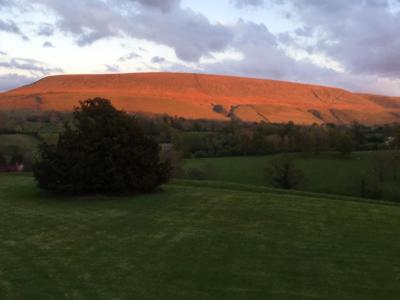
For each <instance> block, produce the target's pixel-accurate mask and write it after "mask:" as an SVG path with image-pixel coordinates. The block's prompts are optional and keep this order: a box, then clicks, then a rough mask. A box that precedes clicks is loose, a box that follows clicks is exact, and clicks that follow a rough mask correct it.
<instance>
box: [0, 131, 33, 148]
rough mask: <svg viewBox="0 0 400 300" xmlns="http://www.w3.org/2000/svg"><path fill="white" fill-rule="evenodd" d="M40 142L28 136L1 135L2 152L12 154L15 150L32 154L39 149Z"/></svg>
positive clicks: (0, 146)
mask: <svg viewBox="0 0 400 300" xmlns="http://www.w3.org/2000/svg"><path fill="white" fill-rule="evenodd" d="M39 142H40V140H39V139H38V138H36V137H34V136H31V135H26V134H0V151H3V152H5V153H12V152H14V151H15V149H17V148H18V150H20V151H22V152H23V153H25V152H30V153H31V152H32V151H34V150H35V149H37V146H38V144H39Z"/></svg>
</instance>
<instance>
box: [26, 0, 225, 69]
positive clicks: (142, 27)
mask: <svg viewBox="0 0 400 300" xmlns="http://www.w3.org/2000/svg"><path fill="white" fill-rule="evenodd" d="M34 1H35V2H36V3H40V4H42V5H44V6H45V7H47V8H49V9H51V10H52V11H54V12H55V13H56V14H57V16H58V17H59V20H58V22H57V26H58V27H59V29H60V30H61V31H62V32H64V33H66V34H71V35H73V36H74V37H76V41H77V43H78V45H80V46H86V45H90V44H92V43H94V42H95V41H97V40H100V39H105V38H110V37H115V36H130V37H133V38H138V39H144V40H148V41H152V42H155V43H157V44H161V45H166V46H169V47H171V48H173V49H174V50H175V53H176V55H177V56H178V57H179V58H180V59H182V60H184V61H190V62H196V61H198V60H199V59H200V58H201V57H203V56H207V55H209V54H210V53H212V52H218V51H223V50H225V48H226V47H227V45H228V44H229V42H230V41H231V39H232V33H231V32H230V31H229V30H228V29H227V28H226V27H225V26H223V25H221V24H212V23H210V21H209V20H208V19H207V18H206V17H205V16H203V15H201V14H199V13H196V12H194V11H192V10H190V9H182V8H180V7H179V6H178V4H179V1H165V2H164V1H150V2H149V1H138V0H137V1H136V0H135V1H133V0H129V1H128V0H124V1H111V2H103V1H96V0H86V1H84V2H83V3H82V1H80V0H79V1H78V0H70V1H53V0H34ZM145 3H147V4H145ZM162 3H164V4H162ZM135 4H139V5H141V6H147V7H155V6H157V5H160V8H163V7H164V6H165V7H168V8H170V10H169V11H168V13H165V11H161V10H160V9H142V10H138V9H137V7H136V6H135ZM166 5H167V6H166ZM172 8H174V9H172Z"/></svg>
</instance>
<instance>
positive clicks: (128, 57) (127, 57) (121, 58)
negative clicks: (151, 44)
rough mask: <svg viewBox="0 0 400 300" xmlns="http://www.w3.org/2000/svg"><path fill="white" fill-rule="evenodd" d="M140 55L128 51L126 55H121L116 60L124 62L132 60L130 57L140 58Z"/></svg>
mask: <svg viewBox="0 0 400 300" xmlns="http://www.w3.org/2000/svg"><path fill="white" fill-rule="evenodd" d="M140 57H141V56H140V55H139V54H137V53H136V52H130V53H128V54H127V55H124V56H121V57H120V58H119V59H118V61H120V62H125V61H128V60H132V59H135V58H140Z"/></svg>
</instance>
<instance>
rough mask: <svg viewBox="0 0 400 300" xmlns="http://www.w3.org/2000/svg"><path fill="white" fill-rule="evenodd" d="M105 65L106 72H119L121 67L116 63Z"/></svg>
mask: <svg viewBox="0 0 400 300" xmlns="http://www.w3.org/2000/svg"><path fill="white" fill-rule="evenodd" d="M104 66H105V67H106V71H107V72H112V73H117V72H120V71H121V69H120V67H119V66H117V65H104Z"/></svg>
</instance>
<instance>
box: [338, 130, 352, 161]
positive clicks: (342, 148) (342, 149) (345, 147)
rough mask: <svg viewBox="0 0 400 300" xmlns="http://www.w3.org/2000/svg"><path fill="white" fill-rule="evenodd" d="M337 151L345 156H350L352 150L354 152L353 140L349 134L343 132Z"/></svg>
mask: <svg viewBox="0 0 400 300" xmlns="http://www.w3.org/2000/svg"><path fill="white" fill-rule="evenodd" d="M337 151H338V152H339V153H340V154H341V155H342V156H343V157H349V156H350V154H351V152H353V141H352V138H351V137H350V136H349V135H347V134H343V135H341V136H340V138H339V141H338V144H337Z"/></svg>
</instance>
